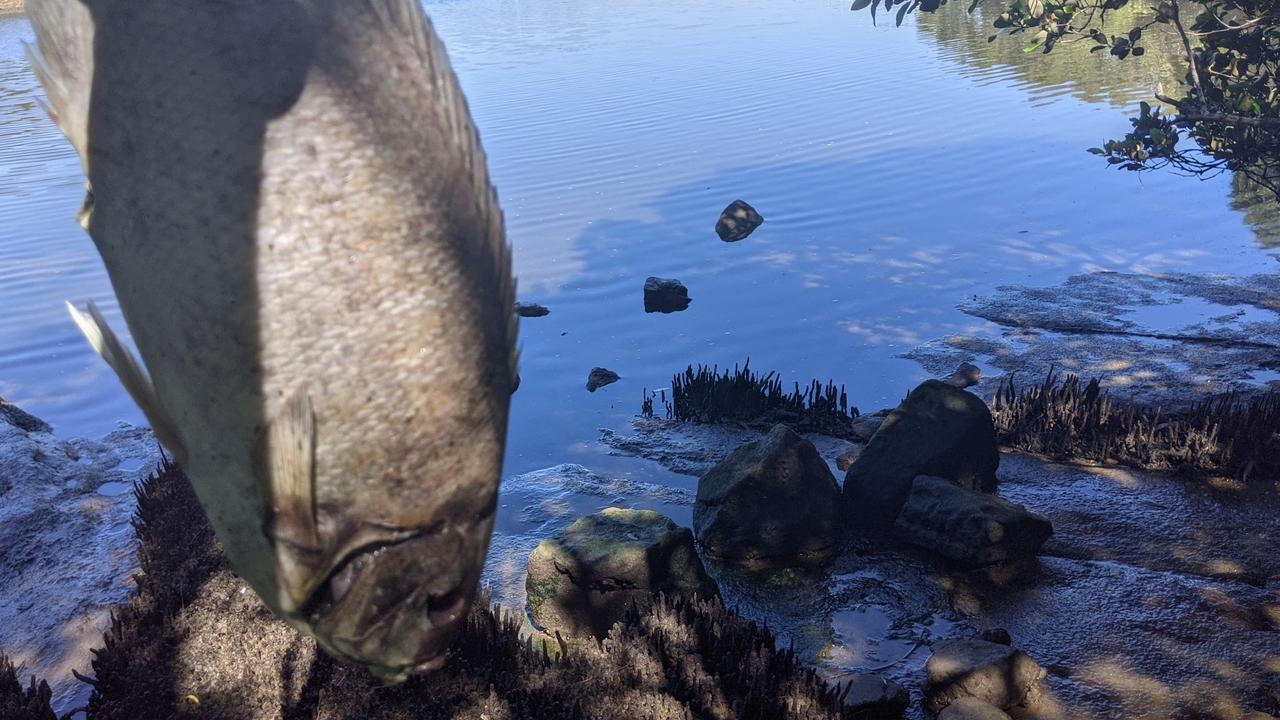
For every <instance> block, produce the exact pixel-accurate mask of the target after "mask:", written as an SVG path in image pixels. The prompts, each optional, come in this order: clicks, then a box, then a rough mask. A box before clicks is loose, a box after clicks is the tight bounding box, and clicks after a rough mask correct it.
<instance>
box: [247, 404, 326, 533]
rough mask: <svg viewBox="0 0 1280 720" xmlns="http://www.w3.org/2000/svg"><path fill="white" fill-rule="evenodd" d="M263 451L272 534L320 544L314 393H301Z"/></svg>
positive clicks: (266, 437) (276, 421)
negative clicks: (316, 494)
mask: <svg viewBox="0 0 1280 720" xmlns="http://www.w3.org/2000/svg"><path fill="white" fill-rule="evenodd" d="M261 443H262V447H261V449H260V450H259V458H260V461H259V462H260V465H259V467H260V469H261V477H262V480H263V482H264V483H265V487H264V493H263V495H264V497H265V499H266V500H267V503H268V506H269V508H270V511H271V516H270V518H269V519H268V520H267V523H268V527H267V534H268V535H270V536H271V537H272V538H273V539H277V540H284V541H286V542H288V543H290V544H292V545H295V546H297V547H299V548H306V549H313V548H319V546H320V537H319V533H318V532H317V529H316V498H315V479H316V471H315V453H316V416H315V411H314V409H313V408H312V406H311V396H310V395H308V394H307V393H306V392H298V393H296V394H295V395H294V396H293V397H292V398H290V399H289V401H288V402H287V403H285V405H284V407H283V409H282V410H281V412H280V413H279V415H277V416H276V417H275V418H272V420H271V421H270V422H268V424H267V429H266V431H265V432H264V433H263V435H262V440H261Z"/></svg>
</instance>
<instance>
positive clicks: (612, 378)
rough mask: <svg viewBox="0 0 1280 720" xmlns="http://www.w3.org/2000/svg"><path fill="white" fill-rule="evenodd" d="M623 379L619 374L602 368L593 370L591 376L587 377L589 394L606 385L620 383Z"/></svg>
mask: <svg viewBox="0 0 1280 720" xmlns="http://www.w3.org/2000/svg"><path fill="white" fill-rule="evenodd" d="M621 379H622V378H621V377H620V376H619V375H618V373H616V372H614V371H612V370H609V369H606V368H602V367H596V368H591V372H590V374H588V375H587V392H595V391H596V390H599V389H600V388H602V387H604V386H605V385H611V384H613V383H616V382H618V381H619V380H621Z"/></svg>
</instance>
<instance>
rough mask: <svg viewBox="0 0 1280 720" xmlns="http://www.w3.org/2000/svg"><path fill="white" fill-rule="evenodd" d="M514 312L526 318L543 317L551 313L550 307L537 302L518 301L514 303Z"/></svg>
mask: <svg viewBox="0 0 1280 720" xmlns="http://www.w3.org/2000/svg"><path fill="white" fill-rule="evenodd" d="M516 314H517V315H519V316H520V317H527V318H535V317H544V316H546V315H550V314H551V309H550V308H548V307H547V306H546V305H539V304H538V303H525V302H518V303H516Z"/></svg>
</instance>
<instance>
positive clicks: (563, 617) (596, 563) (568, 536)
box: [525, 507, 719, 637]
mask: <svg viewBox="0 0 1280 720" xmlns="http://www.w3.org/2000/svg"><path fill="white" fill-rule="evenodd" d="M525 593H526V594H527V596H528V598H529V609H530V612H531V614H532V616H533V619H534V620H536V621H537V622H538V624H539V625H541V626H542V627H543V629H545V630H546V631H547V632H548V633H555V632H563V633H565V634H566V635H576V636H586V635H594V636H596V637H604V636H606V635H607V634H608V632H609V629H610V628H611V627H613V625H614V624H615V623H617V622H619V621H620V620H622V619H623V617H624V615H625V614H626V611H627V608H628V607H630V606H632V605H638V606H639V607H648V605H649V603H650V602H652V599H653V598H654V597H655V596H656V595H657V594H658V593H667V594H685V595H690V596H698V597H704V598H705V597H712V596H716V595H719V589H718V588H717V587H716V584H715V581H714V580H712V579H711V578H710V576H708V575H707V572H706V569H705V568H703V566H702V560H700V559H699V558H698V554H697V552H696V551H695V550H694V548H693V533H692V532H690V530H689V529H688V528H682V527H680V526H678V525H676V524H675V523H674V522H672V521H671V520H670V519H669V518H667V517H666V516H664V515H661V514H659V513H656V512H654V511H652V510H624V509H622V508H613V507H611V508H605V509H604V510H602V511H600V512H598V513H596V514H594V515H588V516H586V517H583V518H579V519H578V520H577V521H576V522H574V523H573V524H572V525H570V526H569V527H568V528H566V529H565V530H564V531H563V532H561V533H559V534H557V535H556V536H555V537H553V538H550V539H547V540H543V541H542V542H541V543H539V544H538V546H537V547H536V548H534V550H533V553H531V554H530V555H529V574H528V577H527V579H526V582H525Z"/></svg>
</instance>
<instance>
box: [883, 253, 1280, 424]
mask: <svg viewBox="0 0 1280 720" xmlns="http://www.w3.org/2000/svg"><path fill="white" fill-rule="evenodd" d="M958 309H959V310H960V311H961V312H963V313H965V314H967V315H969V316H971V317H973V318H977V319H979V320H982V321H985V322H986V323H987V325H986V331H985V332H973V333H969V334H964V335H951V336H947V337H943V338H938V339H935V340H932V341H930V342H927V343H925V344H923V345H920V346H918V347H916V348H914V349H912V350H910V351H908V352H906V353H904V354H903V355H902V356H901V357H904V358H907V359H911V360H915V361H917V362H919V363H920V364H921V365H923V366H924V368H925V369H926V370H928V371H930V372H931V373H935V374H943V373H946V372H950V371H951V369H952V368H954V367H955V366H956V365H957V364H958V363H960V362H974V363H977V364H978V365H979V366H980V367H982V368H983V369H984V373H983V374H984V376H987V378H988V379H985V380H984V381H983V383H982V384H980V385H979V386H978V391H979V394H980V395H983V396H984V397H990V396H991V395H992V394H993V393H994V392H995V391H996V386H997V384H998V383H999V381H1000V377H1001V373H1003V374H1004V376H1006V377H1007V376H1009V375H1013V376H1014V377H1015V379H1017V378H1021V380H1022V381H1023V382H1024V383H1027V382H1031V383H1034V382H1036V381H1037V380H1039V379H1041V378H1044V377H1045V375H1046V374H1047V373H1048V372H1049V371H1050V369H1051V368H1056V369H1057V370H1059V371H1060V372H1067V373H1074V374H1076V375H1080V376H1082V377H1089V378H1094V377H1097V378H1100V379H1102V381H1103V383H1104V384H1105V385H1106V386H1107V387H1108V388H1110V389H1111V390H1112V394H1113V395H1114V396H1116V397H1123V398H1125V399H1128V400H1132V401H1134V402H1137V403H1140V404H1145V405H1152V406H1161V407H1163V408H1164V409H1166V410H1171V409H1178V408H1183V407H1186V406H1188V405H1191V404H1193V403H1195V402H1197V401H1200V400H1202V399H1203V398H1204V397H1205V396H1207V395H1212V394H1223V393H1233V392H1234V393H1251V392H1257V391H1258V390H1264V389H1267V388H1271V389H1277V388H1280V276H1277V275H1274V274H1264V275H1249V276H1234V275H1191V274H1184V273H1169V274H1135V273H1118V272H1097V273H1088V274H1083V275H1075V276H1072V277H1071V278H1068V279H1067V280H1066V281H1065V282H1063V283H1062V284H1061V285H1057V286H1052V287H1028V286H1021V285H1005V286H1001V287H999V288H997V289H996V292H995V293H993V294H991V295H988V296H982V297H979V296H974V297H972V298H970V299H969V300H967V301H965V302H962V303H961V304H960V305H959V306H958ZM994 369H998V370H1000V371H1001V372H993V370H994Z"/></svg>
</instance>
